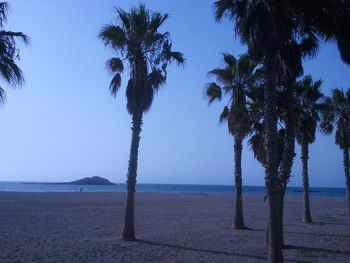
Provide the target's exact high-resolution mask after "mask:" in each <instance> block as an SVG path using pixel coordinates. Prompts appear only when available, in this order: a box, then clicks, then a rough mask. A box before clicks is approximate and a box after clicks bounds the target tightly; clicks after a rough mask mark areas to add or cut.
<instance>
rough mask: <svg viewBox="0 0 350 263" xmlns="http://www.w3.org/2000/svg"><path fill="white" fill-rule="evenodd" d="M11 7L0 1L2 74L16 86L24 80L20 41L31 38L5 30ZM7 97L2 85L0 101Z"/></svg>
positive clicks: (27, 41) (0, 62) (25, 42)
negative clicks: (17, 62) (21, 67)
mask: <svg viewBox="0 0 350 263" xmlns="http://www.w3.org/2000/svg"><path fill="white" fill-rule="evenodd" d="M9 8H10V6H9V4H8V3H7V2H1V3H0V76H1V78H2V79H3V80H4V81H5V82H6V83H7V84H9V85H10V86H14V87H15V86H18V85H21V84H23V82H24V78H23V73H22V71H21V69H20V68H19V67H18V65H17V64H16V61H17V60H18V59H19V43H24V44H25V45H27V44H28V43H29V38H28V37H27V36H26V35H25V34H23V33H22V32H12V31H7V30H5V23H6V21H7V19H8V14H9ZM5 98H6V95H5V90H4V89H3V88H2V87H0V102H4V100H5Z"/></svg>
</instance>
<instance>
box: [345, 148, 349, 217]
mask: <svg viewBox="0 0 350 263" xmlns="http://www.w3.org/2000/svg"><path fill="white" fill-rule="evenodd" d="M343 158H344V160H343V163H344V173H345V178H346V191H347V197H348V214H349V215H350V173H349V165H350V161H349V148H347V147H346V148H344V149H343Z"/></svg>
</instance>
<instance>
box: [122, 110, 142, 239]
mask: <svg viewBox="0 0 350 263" xmlns="http://www.w3.org/2000/svg"><path fill="white" fill-rule="evenodd" d="M141 125H142V113H134V114H133V116H132V128H131V130H132V138H131V147H130V157H129V167H128V175H127V181H126V183H127V196H126V202H125V217H124V225H123V229H122V239H123V240H128V241H134V240H136V237H135V226H134V196H135V186H136V176H137V158H138V150H139V143H140V133H141Z"/></svg>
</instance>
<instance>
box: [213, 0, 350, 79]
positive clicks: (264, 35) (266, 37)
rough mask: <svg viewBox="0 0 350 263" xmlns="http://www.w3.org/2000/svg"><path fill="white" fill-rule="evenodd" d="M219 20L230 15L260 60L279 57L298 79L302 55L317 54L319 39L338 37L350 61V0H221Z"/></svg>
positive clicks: (281, 65) (217, 9) (216, 5)
mask: <svg viewBox="0 0 350 263" xmlns="http://www.w3.org/2000/svg"><path fill="white" fill-rule="evenodd" d="M214 8H215V16H216V19H217V20H218V21H220V20H221V19H222V18H223V17H228V18H229V19H231V20H232V21H233V22H234V23H235V31H236V34H237V35H238V36H239V37H240V39H241V41H242V42H243V43H245V44H247V45H248V48H249V53H250V54H251V55H252V56H254V58H255V59H256V60H258V61H264V59H265V58H266V57H271V56H274V57H275V58H277V62H278V64H279V69H283V70H284V71H285V73H287V74H289V75H290V76H288V77H289V78H290V79H292V80H294V79H295V78H296V77H298V76H300V75H301V74H302V61H301V60H302V57H306V56H311V57H312V56H314V55H315V54H316V51H317V48H318V45H319V39H320V38H321V39H324V40H336V41H337V43H338V48H339V51H340V53H341V56H342V59H343V61H344V62H346V63H348V64H350V31H349V30H348V28H350V1H344V0H285V1H269V0H256V1H249V0H218V1H216V2H215V3H214Z"/></svg>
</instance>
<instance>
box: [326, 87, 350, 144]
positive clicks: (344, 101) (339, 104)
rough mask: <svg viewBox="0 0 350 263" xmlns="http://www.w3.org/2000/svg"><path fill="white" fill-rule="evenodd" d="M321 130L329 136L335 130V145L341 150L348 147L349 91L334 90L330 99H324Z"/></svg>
mask: <svg viewBox="0 0 350 263" xmlns="http://www.w3.org/2000/svg"><path fill="white" fill-rule="evenodd" d="M325 103H326V108H325V110H324V111H323V116H322V123H321V129H322V131H323V132H324V133H326V134H331V133H332V132H333V130H334V129H335V130H336V132H335V143H336V144H337V145H339V147H340V148H341V149H344V148H348V147H350V89H348V90H347V91H346V92H344V90H343V89H338V88H337V89H334V90H333V91H332V95H331V97H328V98H326V102H325Z"/></svg>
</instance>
